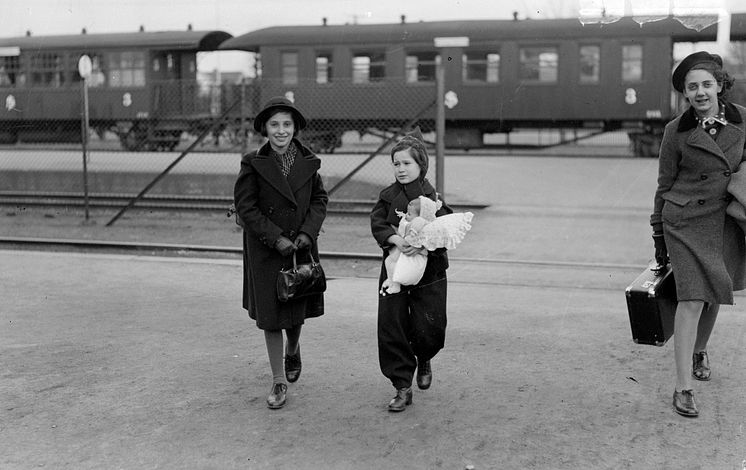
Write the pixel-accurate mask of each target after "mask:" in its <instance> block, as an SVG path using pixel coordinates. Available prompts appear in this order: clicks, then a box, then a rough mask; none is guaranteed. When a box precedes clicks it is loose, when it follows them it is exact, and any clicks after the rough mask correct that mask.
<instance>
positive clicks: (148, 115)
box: [0, 28, 232, 150]
mask: <svg viewBox="0 0 746 470" xmlns="http://www.w3.org/2000/svg"><path fill="white" fill-rule="evenodd" d="M231 37H232V36H231V35H230V34H228V33H225V32H223V31H193V30H191V28H189V29H187V30H185V31H168V32H146V31H143V30H141V31H139V32H133V33H112V34H85V31H84V32H83V33H82V34H79V35H64V36H38V37H37V36H32V35H27V36H24V37H17V38H3V39H0V143H15V142H18V141H23V142H60V141H73V142H80V141H81V139H82V133H81V115H82V106H81V103H82V101H83V94H82V92H81V82H82V80H83V79H82V77H81V75H80V73H79V70H78V61H79V59H80V57H82V56H83V55H87V56H88V57H89V58H90V59H91V64H92V70H91V74H90V76H89V78H88V86H89V114H90V125H91V127H92V128H93V129H95V130H96V131H97V132H98V133H99V134H103V133H104V132H107V131H111V132H115V133H116V134H117V135H118V136H119V138H120V140H121V143H122V145H123V146H124V147H125V148H126V149H129V150H162V149H172V148H173V147H175V146H176V145H177V144H178V142H179V139H180V137H181V134H182V132H184V131H193V130H194V128H195V127H201V126H204V125H208V124H209V123H210V120H211V119H213V118H214V115H215V113H216V111H217V110H216V109H215V107H214V105H213V103H212V102H211V99H210V97H209V96H205V94H204V92H203V90H201V89H200V86H199V83H198V82H197V58H196V55H197V53H198V52H202V51H214V50H216V49H217V47H218V46H219V45H220V44H221V43H222V42H224V41H225V40H226V39H229V38H231ZM50 124H51V125H50Z"/></svg>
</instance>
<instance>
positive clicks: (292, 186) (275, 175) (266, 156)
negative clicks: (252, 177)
mask: <svg viewBox="0 0 746 470" xmlns="http://www.w3.org/2000/svg"><path fill="white" fill-rule="evenodd" d="M293 143H294V144H295V145H296V146H297V148H298V155H297V156H296V157H295V163H294V164H293V168H292V169H291V170H290V173H289V174H288V176H287V178H286V177H284V176H283V175H282V171H281V170H280V166H279V165H278V164H277V162H276V161H275V159H274V158H273V157H271V156H270V149H271V147H270V144H269V142H267V143H266V144H264V145H263V146H261V147H260V148H259V150H257V151H256V153H255V154H254V156H253V157H252V159H251V162H252V165H253V166H254V168H255V169H256V172H257V173H259V174H260V175H261V176H262V177H263V178H264V179H265V180H267V182H268V183H269V184H270V185H272V187H273V188H275V189H276V190H277V191H278V192H279V193H280V194H282V195H283V196H285V197H286V198H287V199H288V200H290V201H292V202H294V203H296V204H297V202H296V200H295V196H294V193H295V192H296V191H297V190H298V188H300V187H301V186H303V185H304V184H305V182H306V181H308V180H309V179H310V178H311V177H312V176H313V175H314V173H316V172H317V171H318V170H319V168H321V160H320V159H319V157H317V156H316V155H314V154H313V152H311V150H309V149H308V148H307V147H304V146H303V145H302V144H301V143H300V142H299V141H298V140H296V139H293Z"/></svg>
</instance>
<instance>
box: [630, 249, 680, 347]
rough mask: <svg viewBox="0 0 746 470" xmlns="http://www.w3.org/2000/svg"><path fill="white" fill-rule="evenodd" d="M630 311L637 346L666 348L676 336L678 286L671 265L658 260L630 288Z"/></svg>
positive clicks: (633, 336) (633, 335) (633, 337)
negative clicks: (657, 262)
mask: <svg viewBox="0 0 746 470" xmlns="http://www.w3.org/2000/svg"><path fill="white" fill-rule="evenodd" d="M626 296H627V311H628V313H629V324H630V326H631V328H632V339H633V340H634V342H635V343H638V344H651V345H655V346H663V345H664V344H666V341H668V339H669V338H670V337H671V335H673V322H674V315H675V314H676V304H677V302H676V284H675V283H674V276H673V271H672V270H671V265H670V264H669V265H667V266H666V267H664V268H662V267H660V266H658V265H657V264H656V263H655V261H653V262H652V263H650V266H648V267H647V269H645V271H643V272H642V273H641V274H640V275H639V276H637V279H635V280H634V281H633V282H632V284H630V285H629V287H627V290H626Z"/></svg>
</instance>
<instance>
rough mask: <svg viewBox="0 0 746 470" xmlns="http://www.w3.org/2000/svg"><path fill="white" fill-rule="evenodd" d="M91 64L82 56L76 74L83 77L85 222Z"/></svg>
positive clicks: (87, 217) (88, 59) (87, 215)
mask: <svg viewBox="0 0 746 470" xmlns="http://www.w3.org/2000/svg"><path fill="white" fill-rule="evenodd" d="M92 67H93V64H92V62H91V58H90V57H88V56H87V55H85V54H83V55H82V56H81V57H80V59H78V72H79V73H80V76H81V77H83V82H82V91H83V122H82V125H81V133H82V134H83V135H82V136H81V137H82V141H83V207H84V208H85V209H84V210H85V220H86V222H87V221H88V219H89V217H90V216H89V211H88V120H89V117H88V77H90V76H91V71H92Z"/></svg>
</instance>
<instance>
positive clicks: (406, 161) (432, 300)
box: [370, 129, 453, 411]
mask: <svg viewBox="0 0 746 470" xmlns="http://www.w3.org/2000/svg"><path fill="white" fill-rule="evenodd" d="M391 161H392V163H393V165H394V177H395V178H396V182H394V183H393V184H391V185H390V186H388V187H386V188H385V189H383V191H381V194H380V196H379V199H378V202H377V203H376V205H375V207H374V208H373V210H372V211H371V213H370V225H371V231H372V232H373V237H374V238H375V239H376V242H378V245H379V246H380V247H381V248H382V249H383V259H384V260H385V259H386V257H387V256H388V254H389V253H388V252H389V250H390V249H391V248H393V247H396V248H398V249H399V250H400V251H401V254H402V256H411V255H415V254H417V253H418V252H420V250H424V249H421V248H415V247H413V246H411V245H410V244H409V243H407V242H406V241H405V240H404V238H402V237H401V236H399V235H398V234H397V231H396V227H397V225H398V224H399V220H400V217H399V216H398V215H397V213H396V211H402V212H406V210H407V205H408V204H409V201H411V200H412V199H416V198H417V197H419V196H426V197H428V198H430V199H432V200H434V201H435V200H437V193H436V192H435V189H434V188H433V187H432V186H431V185H430V183H429V182H428V180H427V179H426V178H425V175H426V174H427V167H428V155H427V149H426V148H425V144H424V143H423V142H422V136H421V135H420V133H419V129H417V130H415V132H414V133H412V134H410V135H407V136H405V137H404V138H402V139H401V140H400V141H399V142H398V143H397V144H396V145H395V146H394V147H393V148H392V149H391ZM452 212H453V211H452V210H451V209H450V208H449V207H448V206H447V205H446V204H445V203H443V206H442V207H441V208H440V209H439V210H438V212H436V215H438V216H440V215H445V214H450V213H452ZM425 252H426V253H427V266H426V268H425V273H424V274H423V276H422V279H421V280H420V281H419V282H418V283H417V284H416V285H413V286H402V288H401V291H400V292H398V293H395V294H388V293H387V292H386V290H385V289H382V287H383V282H384V281H385V280H386V277H387V276H386V266H385V264H384V263H383V261H382V263H381V274H380V276H379V281H378V290H379V297H378V359H379V362H380V366H381V372H383V375H385V376H386V377H387V378H388V379H389V380H390V381H391V383H392V385H393V386H394V388H395V389H396V395H395V396H394V398H393V399H392V400H391V402H390V403H389V411H402V410H404V409H405V408H406V406H407V405H409V404H411V403H412V378H413V376H414V374H415V369H416V370H417V386H418V387H419V388H420V389H423V390H424V389H427V388H429V387H430V383H431V381H432V370H431V366H430V359H432V358H433V357H434V356H435V355H436V354H437V353H438V351H440V350H441V349H442V348H443V345H444V344H445V332H446V288H447V280H446V269H447V268H448V257H447V254H446V250H445V249H443V248H440V249H437V250H434V251H430V252H427V250H425Z"/></svg>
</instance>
